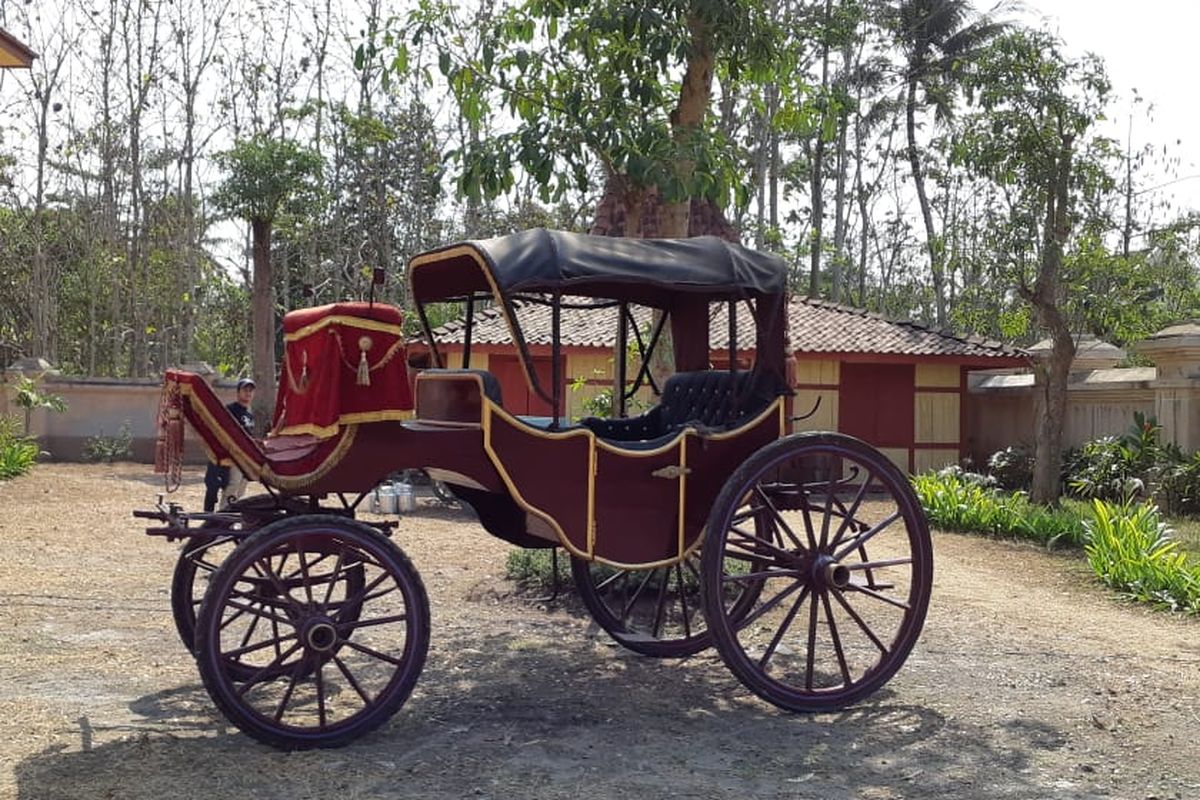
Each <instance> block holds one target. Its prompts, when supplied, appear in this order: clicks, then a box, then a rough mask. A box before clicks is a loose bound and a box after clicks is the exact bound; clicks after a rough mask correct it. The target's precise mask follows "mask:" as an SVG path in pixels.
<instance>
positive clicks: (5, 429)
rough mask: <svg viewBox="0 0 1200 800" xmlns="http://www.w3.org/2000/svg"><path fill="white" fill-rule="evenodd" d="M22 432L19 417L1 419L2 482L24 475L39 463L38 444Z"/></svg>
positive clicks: (0, 456) (0, 474) (0, 454)
mask: <svg viewBox="0 0 1200 800" xmlns="http://www.w3.org/2000/svg"><path fill="white" fill-rule="evenodd" d="M22 431H23V426H22V424H21V421H20V419H18V418H17V417H15V416H10V417H0V480H8V479H10V478H15V477H17V476H19V475H24V474H25V473H26V472H28V471H29V470H30V468H31V467H32V466H33V465H34V464H35V463H36V462H37V457H38V446H37V443H36V442H34V441H33V440H32V439H30V438H29V437H27V436H25V435H24V434H23V432H22Z"/></svg>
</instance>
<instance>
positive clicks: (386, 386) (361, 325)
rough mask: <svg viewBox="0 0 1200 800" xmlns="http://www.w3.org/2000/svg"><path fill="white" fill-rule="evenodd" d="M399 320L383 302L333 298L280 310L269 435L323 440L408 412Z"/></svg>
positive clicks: (396, 312) (397, 313) (409, 393)
mask: <svg viewBox="0 0 1200 800" xmlns="http://www.w3.org/2000/svg"><path fill="white" fill-rule="evenodd" d="M401 322H402V317H401V315H400V311H399V310H398V309H396V308H395V307H393V306H389V305H383V304H381V303H374V304H368V303H334V304H332V305H327V306H317V307H316V308H305V309H300V310H298V311H292V312H290V313H288V314H287V315H285V316H284V318H283V341H284V354H283V368H282V370H281V376H280V380H279V394H278V395H277V396H276V398H275V416H274V419H273V423H272V432H273V433H274V434H275V435H277V436H278V435H285V434H304V433H307V434H311V435H313V436H317V437H319V438H325V437H328V436H333V435H334V434H335V433H337V430H338V426H339V425H354V424H357V423H360V422H379V421H382V420H397V419H402V418H404V417H407V416H409V412H410V411H411V410H412V407H413V401H412V390H411V387H410V386H409V383H408V368H407V365H406V363H405V351H404V339H403V336H402V332H401V327H400V325H401Z"/></svg>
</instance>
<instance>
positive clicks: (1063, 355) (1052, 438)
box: [1018, 135, 1075, 504]
mask: <svg viewBox="0 0 1200 800" xmlns="http://www.w3.org/2000/svg"><path fill="white" fill-rule="evenodd" d="M1072 142H1073V139H1072V137H1071V136H1069V135H1063V136H1062V143H1061V146H1060V147H1059V152H1058V163H1057V165H1056V166H1057V169H1056V171H1055V175H1054V176H1053V178H1052V179H1051V181H1050V185H1048V186H1047V187H1046V189H1047V191H1046V219H1045V231H1044V233H1043V247H1042V258H1041V264H1040V265H1039V269H1038V277H1037V281H1036V283H1035V284H1034V286H1033V289H1029V288H1028V287H1026V286H1021V287H1019V288H1018V291H1019V292H1020V293H1021V296H1022V297H1024V298H1025V300H1026V301H1027V302H1028V303H1029V304H1030V305H1031V306H1033V312H1034V316H1035V318H1036V319H1037V322H1038V324H1039V325H1040V326H1041V327H1042V328H1043V329H1045V330H1046V331H1048V332H1049V333H1050V338H1051V341H1052V342H1053V346H1052V348H1051V351H1050V359H1049V362H1048V363H1047V364H1045V366H1044V367H1042V369H1043V372H1044V378H1045V382H1044V392H1045V396H1044V402H1043V404H1042V414H1041V417H1040V418H1039V419H1038V424H1037V425H1038V430H1037V445H1036V448H1035V451H1034V465H1033V486H1032V487H1031V489H1030V500H1032V501H1033V502H1035V503H1045V504H1049V503H1055V502H1057V501H1058V496H1059V492H1060V489H1061V486H1060V483H1061V477H1060V473H1061V470H1062V452H1063V444H1062V439H1063V424H1064V422H1065V421H1066V414H1067V381H1068V378H1069V377H1070V371H1071V361H1072V360H1073V359H1074V358H1075V340H1074V339H1073V338H1072V336H1071V329H1070V328H1069V327H1068V325H1067V321H1066V319H1065V318H1064V317H1063V315H1062V312H1061V310H1060V309H1059V307H1058V303H1059V294H1060V289H1061V275H1062V259H1063V250H1064V249H1065V246H1066V242H1067V236H1068V235H1069V234H1070V224H1071V223H1070V219H1069V217H1068V213H1067V202H1068V199H1069V191H1070V185H1071V159H1072V151H1071V145H1072Z"/></svg>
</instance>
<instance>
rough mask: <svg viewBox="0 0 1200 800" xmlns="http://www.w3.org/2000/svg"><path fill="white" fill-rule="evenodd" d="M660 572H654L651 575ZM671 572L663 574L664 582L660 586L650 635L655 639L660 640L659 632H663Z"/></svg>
mask: <svg viewBox="0 0 1200 800" xmlns="http://www.w3.org/2000/svg"><path fill="white" fill-rule="evenodd" d="M655 572H659V570H654V571H653V572H651V574H654V573H655ZM670 577H671V574H670V572H663V576H662V581H661V582H660V583H659V585H658V597H657V598H656V599H655V601H654V617H653V619H652V621H651V623H650V635H651V636H653V637H654V638H655V639H657V638H658V632H659V631H660V630H662V623H663V618H664V617H665V616H666V613H665V611H666V605H667V588H668V587H667V584H668V583H670V580H669V579H670Z"/></svg>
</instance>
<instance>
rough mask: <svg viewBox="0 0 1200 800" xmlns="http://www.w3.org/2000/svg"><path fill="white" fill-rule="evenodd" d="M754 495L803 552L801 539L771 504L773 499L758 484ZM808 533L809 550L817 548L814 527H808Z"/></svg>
mask: <svg viewBox="0 0 1200 800" xmlns="http://www.w3.org/2000/svg"><path fill="white" fill-rule="evenodd" d="M754 494H755V495H757V496H758V499H759V500H761V501H762V504H763V506H764V507H765V508H766V509H767V510H768V511H770V512H771V517H772V518H773V519H774V520H775V523H776V524H777V525H778V526H779V527H781V528H783V532H784V533H786V534H787V536H788V538H789V539H791V540H792V544H793V545H795V546H796V549H797V550H803V549H804V545H802V544H800V539H799V537H797V536H796V534H795V533H793V532H792V527H791V526H790V525H788V524H787V520H785V519H784V518H783V515H782V514H780V513H779V511H778V509H776V508H775V504H774V503H772V502H771V498H769V497H767V493H766V492H764V491H763V489H762V487H761V486H759V485H758V484H755V486H754ZM806 533H807V534H808V544H809V548H810V549H811V548H813V547H816V544H817V542H816V540H815V539H814V538H813V535H812V526H808V527H807V530H806Z"/></svg>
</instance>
